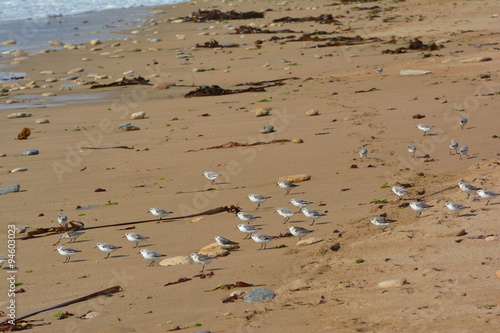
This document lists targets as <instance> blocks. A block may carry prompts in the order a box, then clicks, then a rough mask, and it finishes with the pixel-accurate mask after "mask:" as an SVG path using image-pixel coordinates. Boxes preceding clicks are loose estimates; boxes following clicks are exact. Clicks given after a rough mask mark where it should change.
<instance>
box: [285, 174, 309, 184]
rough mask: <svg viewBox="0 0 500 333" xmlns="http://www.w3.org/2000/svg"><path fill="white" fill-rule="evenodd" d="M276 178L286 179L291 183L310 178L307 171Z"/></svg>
mask: <svg viewBox="0 0 500 333" xmlns="http://www.w3.org/2000/svg"><path fill="white" fill-rule="evenodd" d="M278 180H288V181H289V182H292V183H300V182H305V181H308V180H311V175H308V174H307V173H302V174H297V175H290V176H283V177H280V178H278Z"/></svg>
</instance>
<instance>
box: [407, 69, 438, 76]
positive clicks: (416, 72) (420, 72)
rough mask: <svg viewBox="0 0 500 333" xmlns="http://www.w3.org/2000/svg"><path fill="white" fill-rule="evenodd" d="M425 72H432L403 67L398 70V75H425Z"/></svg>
mask: <svg viewBox="0 0 500 333" xmlns="http://www.w3.org/2000/svg"><path fill="white" fill-rule="evenodd" d="M425 74H432V72H431V71H424V70H420V69H403V70H401V71H400V72H399V75H425Z"/></svg>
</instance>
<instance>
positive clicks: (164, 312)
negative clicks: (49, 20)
mask: <svg viewBox="0 0 500 333" xmlns="http://www.w3.org/2000/svg"><path fill="white" fill-rule="evenodd" d="M212 9H217V10H220V11H222V12H229V11H232V10H235V11H241V12H249V11H255V12H258V13H264V17H263V18H252V19H240V20H221V21H214V22H200V23H196V22H187V21H184V22H183V20H181V18H184V17H188V16H191V14H192V13H193V12H197V11H199V10H212ZM151 12H153V9H151ZM156 13H157V14H155V15H154V16H152V18H151V19H149V20H147V21H146V25H145V26H144V27H140V28H134V29H132V30H127V31H121V32H120V33H124V34H127V35H128V37H126V38H123V39H120V40H118V39H113V40H109V41H107V40H101V41H100V43H91V40H92V39H94V38H91V37H89V40H88V42H86V43H83V44H75V47H74V48H72V47H68V48H66V47H63V45H64V44H68V43H73V41H71V40H62V41H60V42H61V46H59V47H57V48H56V50H52V51H47V52H46V53H36V54H30V55H27V56H19V57H12V59H11V62H13V64H12V65H11V67H8V68H7V70H8V71H12V72H16V73H26V79H25V80H12V81H8V82H4V83H3V88H4V90H3V92H2V93H1V98H0V127H1V133H2V134H1V140H2V145H1V148H0V154H2V157H1V158H0V171H1V172H0V187H2V188H3V187H6V186H9V185H13V184H20V191H19V192H15V193H7V194H5V195H1V196H0V201H1V208H2V209H1V213H0V214H1V219H2V221H3V223H2V228H0V240H1V241H0V246H1V247H0V254H1V255H3V256H4V257H7V255H8V247H7V239H8V232H9V231H8V230H9V228H8V225H11V224H15V225H24V226H29V227H30V228H31V229H28V231H27V232H25V233H21V234H16V238H17V241H16V242H15V265H16V266H15V267H16V268H13V267H9V263H8V262H7V261H6V262H4V264H3V267H2V269H0V272H1V274H2V276H7V277H8V276H10V275H12V274H13V275H15V280H16V283H22V284H18V285H16V290H19V289H23V290H24V292H23V291H21V292H18V293H16V294H15V297H4V295H8V294H9V292H8V289H9V281H8V280H6V279H5V278H3V279H2V280H3V281H4V282H2V283H0V294H1V295H2V297H1V298H0V315H1V314H2V311H3V312H4V313H5V314H8V310H7V306H8V305H9V302H10V299H13V298H15V301H16V315H17V317H21V316H24V315H26V314H29V313H31V312H34V311H37V310H41V309H44V308H48V307H51V306H54V305H57V304H60V303H64V302H67V301H70V300H73V299H77V298H79V297H82V296H86V295H89V294H92V293H94V292H98V291H100V290H104V289H106V288H109V287H113V286H120V287H121V288H122V290H121V291H119V292H117V293H113V294H108V295H106V296H98V297H95V298H92V299H90V300H87V301H83V302H80V303H77V304H72V305H68V306H64V307H61V308H58V309H53V310H49V311H46V312H43V313H40V314H37V315H35V316H32V317H30V318H27V319H26V320H36V321H35V322H31V324H36V325H38V324H46V325H42V326H36V327H33V330H35V331H37V332H113V333H114V332H116V333H118V332H167V331H175V330H182V331H185V332H196V331H203V330H207V331H210V332H494V331H496V329H494V327H498V326H499V324H500V312H499V305H498V295H499V291H500V261H499V255H498V254H499V244H500V243H499V240H500V231H499V227H498V216H499V210H500V197H496V198H492V199H491V200H490V201H489V204H488V205H486V203H487V200H486V199H483V198H480V197H479V196H478V194H477V193H473V194H471V195H470V197H469V198H468V197H467V193H465V192H463V191H461V190H460V189H459V187H458V185H457V184H458V182H461V181H463V182H467V183H470V184H472V185H474V186H476V187H478V188H483V189H486V190H489V191H492V192H495V193H500V156H499V154H500V150H499V148H500V144H499V143H500V139H499V136H500V130H499V126H498V125H499V122H498V119H499V118H498V110H499V106H500V105H499V98H498V96H499V92H500V83H499V81H498V75H499V68H500V67H499V66H498V58H497V55H498V52H499V47H500V46H499V44H498V38H497V35H498V33H499V32H500V29H499V27H500V25H499V22H500V21H499V20H500V17H499V15H500V6H498V4H496V3H495V2H493V1H467V2H463V1H403V2H399V1H388V0H384V1H375V2H366V3H365V2H363V3H349V2H344V1H335V2H331V1H314V2H313V1H302V0H297V1H278V2H268V1H254V2H249V1H216V0H213V1H207V2H202V1H200V2H198V3H196V2H187V3H181V4H177V5H174V6H164V7H160V8H156ZM327 15H331V17H330V20H329V21H327V22H322V21H321V20H318V19H319V18H320V17H323V18H325V16H327ZM284 17H289V18H311V19H312V18H316V20H306V19H301V20H299V21H298V22H281V21H279V19H281V18H284ZM275 20H278V22H274V21H275ZM289 21H290V20H289ZM240 26H248V27H254V28H259V29H262V30H269V31H270V32H268V33H252V34H242V33H237V32H236V31H235V28H239V27H240ZM285 29H288V30H287V31H283V30H285ZM278 31H281V32H278ZM304 36H307V38H305V37H304ZM36 38H44V39H46V40H47V47H48V46H49V44H48V41H51V40H54V37H51V36H37V37H36ZM416 39H417V41H416ZM211 40H215V41H217V43H218V46H216V47H201V46H203V45H204V44H205V43H209V42H210V41H211ZM418 41H420V42H421V44H420V48H417V49H411V48H409V46H410V45H411V44H413V45H416V44H419V43H418ZM0 42H1V41H0ZM412 42H413V43H412ZM91 44H94V45H91ZM235 44H236V46H235ZM196 45H198V47H196ZM225 45H228V47H225ZM229 46H233V47H229ZM398 48H400V49H399V51H398V50H397V49H398ZM401 48H404V49H401ZM386 50H387V51H386ZM383 51H385V52H383ZM2 60H5V58H2ZM80 69H81V70H80ZM377 69H379V70H377ZM3 70H5V69H3ZM72 70H73V73H72ZM404 70H418V71H426V72H427V74H422V73H420V74H419V75H402V73H401V71H404ZM89 74H91V75H90V76H89ZM69 76H76V77H77V78H76V79H68V77H69ZM139 76H140V77H142V78H144V79H146V80H149V84H148V85H143V84H138V85H117V86H110V87H101V88H94V89H91V86H92V85H97V84H101V85H106V84H111V83H113V82H117V80H120V79H122V78H126V79H129V80H132V79H134V78H137V77H139ZM51 79H52V80H51ZM276 80H279V81H276ZM32 81H35V82H34V83H33V82H32ZM259 82H260V83H261V84H260V85H259ZM213 85H217V86H219V87H221V88H223V89H225V90H226V91H227V90H228V89H230V90H233V91H234V92H235V93H233V94H225V95H220V96H195V97H190V98H187V97H185V95H186V94H189V93H190V92H192V91H195V89H197V88H199V87H201V86H208V87H210V86H213ZM44 86H45V87H44ZM264 86H265V87H264ZM26 87H28V88H26ZM251 87H253V90H252V89H251V91H249V92H241V93H237V92H238V91H237V90H244V89H248V88H251ZM263 87H264V88H263ZM43 94H45V95H43ZM257 109H260V112H262V110H268V111H269V112H268V115H265V116H259V117H257V116H256V112H257V111H258V110H257ZM311 110H315V111H314V112H313V111H311ZM22 112H27V113H31V116H29V117H19V118H16V117H15V116H11V117H9V116H10V115H12V114H15V113H22ZM138 112H145V117H144V119H131V116H132V115H133V114H136V113H138ZM311 114H312V115H311ZM462 117H466V118H467V119H468V122H467V124H465V125H464V126H463V128H461V126H460V124H459V121H460V119H461V118H462ZM40 119H47V120H48V122H46V123H36V121H37V120H40ZM126 123H130V124H131V125H133V126H136V127H138V128H139V130H134V131H120V130H119V126H122V125H124V124H126ZM417 124H427V125H430V126H433V128H432V129H431V130H430V131H429V132H428V133H426V135H424V132H423V131H421V130H419V129H418V128H417ZM268 125H272V126H273V127H274V131H272V132H269V133H265V134H263V133H260V132H259V129H261V128H262V127H264V126H268ZM23 128H29V129H30V132H31V135H30V136H29V137H28V138H27V139H24V140H18V139H17V137H18V134H19V133H20V132H21V131H22V130H23ZM451 140H456V141H458V143H459V147H461V146H463V145H465V146H467V147H468V149H469V150H468V153H467V155H466V154H465V153H464V154H462V155H460V154H458V153H457V152H456V151H455V150H453V151H452V150H450V148H449V145H450V141H451ZM258 142H260V143H261V144H255V143H258ZM296 142H299V143H296ZM408 145H415V146H416V147H417V150H416V153H415V156H414V157H411V155H410V153H409V152H408V150H407V146H408ZM217 146H219V147H218V148H214V147H217ZM363 146H365V147H366V149H367V150H368V154H367V156H366V157H360V155H359V154H358V151H359V149H360V148H361V147H363ZM112 147H126V148H125V149H123V148H112ZM88 148H108V149H88ZM127 148H128V149H127ZM209 148H210V149H209ZM28 149H37V150H38V151H39V154H38V155H34V156H23V155H21V153H22V152H23V151H26V150H28ZM16 168H27V171H24V172H21V171H19V172H9V171H12V170H15V169H16ZM204 171H213V172H216V173H219V174H221V176H220V177H219V178H218V179H217V180H216V181H215V184H211V182H210V180H208V179H207V178H205V177H204V175H203V172H204ZM300 174H305V175H308V176H310V178H309V179H308V180H306V181H301V182H296V185H298V186H297V187H294V188H292V189H291V191H290V194H288V195H285V193H286V190H285V189H282V188H280V187H279V186H276V184H277V181H278V179H280V178H281V177H284V176H291V175H300ZM392 186H402V187H404V188H405V189H406V190H407V191H408V192H409V194H408V195H406V196H404V197H403V198H402V199H401V200H399V198H398V196H397V195H395V194H394V193H393V192H392V191H391V187H392ZM251 193H257V194H261V195H264V196H270V198H269V199H267V200H266V201H265V202H264V203H262V204H261V206H260V208H259V209H258V210H257V209H256V206H257V204H256V203H253V202H251V201H250V200H249V199H248V195H249V194H251ZM292 198H301V199H305V200H308V201H310V202H312V203H311V204H310V205H309V206H308V208H311V209H314V210H317V211H318V212H319V213H323V214H325V215H324V216H322V217H320V218H318V219H317V220H316V221H315V223H314V225H310V224H311V222H312V220H311V219H309V218H307V217H305V216H304V215H303V214H302V213H297V214H295V215H294V216H292V217H291V218H290V221H289V222H287V223H286V224H284V223H283V218H282V217H281V216H280V215H278V214H277V213H276V212H275V210H276V208H278V207H288V208H290V209H293V210H295V211H297V210H298V208H297V207H294V206H293V205H292V204H291V203H290V199H292ZM412 201H421V202H425V203H426V204H429V205H432V206H433V207H431V208H429V209H428V210H426V211H424V212H423V213H422V214H421V216H420V217H418V212H416V211H414V210H413V209H412V208H411V207H410V206H409V203H410V202H412ZM447 202H455V203H459V204H462V205H464V206H466V207H467V208H465V209H464V210H462V211H460V212H459V215H458V217H454V214H455V213H454V212H453V211H450V210H449V209H447V208H446V207H445V204H446V203H447ZM231 205H233V206H235V207H239V209H241V210H242V211H244V212H248V213H250V214H253V215H256V216H260V217H261V218H260V219H257V220H256V221H255V222H253V223H252V224H253V225H255V226H257V227H259V228H261V230H260V231H259V232H262V233H264V234H266V235H270V236H276V237H277V236H279V235H281V236H284V235H285V234H286V233H287V231H288V227H289V226H290V225H294V226H300V227H303V228H306V229H309V230H313V232H312V233H310V234H308V235H307V236H304V237H303V238H302V240H304V239H311V238H314V240H311V243H313V244H310V245H305V246H300V245H297V241H298V238H296V237H277V238H275V239H273V240H271V241H270V242H269V243H268V244H267V248H266V249H265V250H259V247H260V246H261V244H258V243H256V242H254V241H253V240H252V239H245V240H244V239H243V237H245V234H243V233H242V232H240V231H239V230H238V228H237V226H238V224H240V223H243V222H241V221H240V219H239V218H238V217H236V216H235V214H234V211H233V212H221V213H218V214H212V215H203V216H198V217H194V218H193V217H190V218H181V217H183V216H186V215H194V214H199V213H201V212H204V211H208V210H210V209H214V208H218V207H225V206H227V207H230V206H231ZM151 207H158V208H162V209H165V210H167V211H170V212H172V213H171V214H169V215H168V216H167V218H168V219H167V220H166V221H162V222H161V223H156V221H151V222H145V223H132V224H128V225H121V226H109V227H105V226H108V225H113V224H119V223H126V222H139V221H145V220H152V219H154V218H155V217H154V216H152V215H151V214H148V211H149V209H150V208H151ZM60 213H64V214H66V215H67V216H68V220H69V221H77V222H81V223H83V224H84V230H82V231H83V232H85V233H84V234H83V235H82V236H80V237H79V238H78V239H77V240H76V242H74V243H73V242H72V243H69V240H66V239H63V240H62V241H61V242H59V243H58V244H57V245H64V246H69V247H71V248H73V249H76V250H79V251H81V252H79V253H77V254H76V255H75V256H73V257H71V261H70V262H69V263H63V262H64V260H65V258H64V257H63V256H61V255H60V254H59V253H58V252H57V251H56V245H55V244H56V243H57V241H58V235H57V234H51V235H47V234H38V235H37V234H36V231H37V229H39V228H50V227H53V228H57V227H59V224H58V222H57V216H58V214H60ZM376 216H386V217H387V218H389V219H393V220H395V222H392V223H391V224H390V225H388V226H387V227H386V228H382V227H379V226H375V225H373V224H371V223H370V219H371V218H373V217H376ZM99 226H103V227H101V228H93V227H99ZM86 228H89V229H88V230H85V229H86ZM58 232H60V230H59V231H58ZM126 232H137V233H139V234H141V235H145V236H148V237H149V239H147V240H145V241H144V242H141V243H139V246H138V247H137V248H134V245H135V244H134V243H132V242H129V241H127V239H126V238H124V234H125V233H126ZM29 233H31V235H32V236H33V237H32V238H29V239H21V238H25V237H26V236H27V235H28V234H29ZM216 235H221V236H223V237H226V238H228V239H230V240H232V241H235V242H238V243H239V249H236V250H232V251H229V254H227V255H224V256H220V257H218V258H217V260H215V261H213V262H211V263H210V264H207V265H206V267H205V271H204V274H205V275H202V276H200V275H199V274H200V270H201V269H202V265H200V264H198V263H184V262H183V263H181V264H179V265H173V266H159V265H158V263H159V262H160V261H161V259H160V260H158V261H157V262H156V264H155V266H154V267H148V264H149V263H150V261H148V260H145V259H144V258H143V257H142V255H141V254H139V251H140V250H141V249H151V250H154V251H157V252H159V253H161V254H164V255H166V257H165V258H166V259H171V258H175V257H184V258H187V257H188V256H189V255H190V254H191V253H194V252H199V251H200V249H201V248H203V247H205V246H207V245H210V244H212V243H214V236H216ZM98 242H106V243H110V244H113V245H115V246H120V247H121V248H120V249H118V250H116V251H115V252H113V253H111V254H110V257H109V258H108V259H104V257H105V256H106V253H103V252H101V251H99V249H97V248H94V247H95V246H96V244H97V243H98ZM162 259H163V258H162ZM11 272H15V273H11ZM184 278H187V279H184ZM189 279H190V280H189ZM177 281H184V282H180V283H177V284H170V285H167V284H169V283H172V282H177ZM238 281H242V282H245V283H247V284H250V285H253V286H249V287H236V288H233V289H228V288H225V287H222V288H220V286H225V285H230V284H236V285H238V283H237V282H238ZM387 281H389V282H387ZM217 287H219V288H217ZM255 287H263V288H267V289H269V290H271V291H272V292H273V293H274V294H275V297H274V298H273V299H272V300H270V301H263V302H246V301H245V300H244V299H243V296H241V297H235V299H233V300H232V301H231V302H226V303H224V302H223V300H225V299H227V298H228V297H229V296H230V294H231V293H232V292H233V291H244V292H246V293H248V292H250V291H251V290H252V289H253V288H255ZM214 289H216V290H214ZM90 311H92V312H95V317H94V316H93V315H89V316H88V317H92V318H88V319H85V318H77V317H85V315H86V314H87V313H89V312H90ZM65 312H68V313H69V314H71V315H70V316H69V317H68V318H65V319H58V316H60V315H61V314H62V313H65ZM3 320H8V317H7V316H4V317H0V321H3Z"/></svg>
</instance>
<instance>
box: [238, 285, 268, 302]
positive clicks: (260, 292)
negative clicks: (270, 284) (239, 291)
mask: <svg viewBox="0 0 500 333" xmlns="http://www.w3.org/2000/svg"><path fill="white" fill-rule="evenodd" d="M275 296H276V295H275V294H274V293H273V292H272V291H271V290H269V289H267V288H261V287H258V288H253V289H252V290H250V291H249V292H248V293H247V294H246V295H245V297H243V300H244V301H245V302H264V301H270V300H272V299H273V298H274V297H275Z"/></svg>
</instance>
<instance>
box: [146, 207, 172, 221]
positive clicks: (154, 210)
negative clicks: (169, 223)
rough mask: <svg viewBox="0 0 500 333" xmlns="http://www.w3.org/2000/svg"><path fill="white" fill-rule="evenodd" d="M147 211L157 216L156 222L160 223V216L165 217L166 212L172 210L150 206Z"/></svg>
mask: <svg viewBox="0 0 500 333" xmlns="http://www.w3.org/2000/svg"><path fill="white" fill-rule="evenodd" d="M148 213H151V214H153V215H154V216H156V217H159V218H160V219H159V220H158V223H160V221H161V218H162V217H165V216H167V215H168V214H171V213H172V212H169V211H166V210H165V209H161V208H154V207H152V208H150V209H149V211H148Z"/></svg>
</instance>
